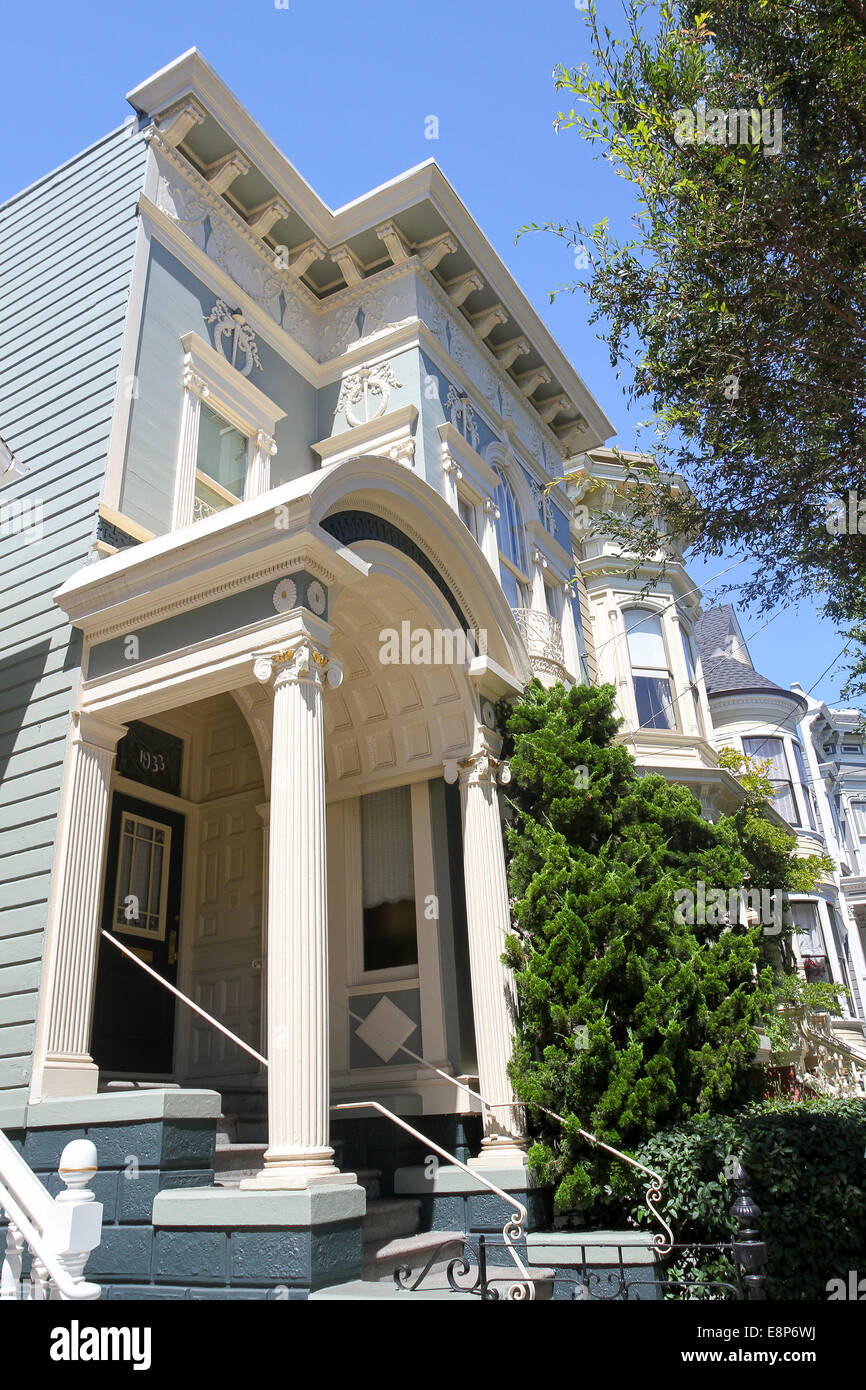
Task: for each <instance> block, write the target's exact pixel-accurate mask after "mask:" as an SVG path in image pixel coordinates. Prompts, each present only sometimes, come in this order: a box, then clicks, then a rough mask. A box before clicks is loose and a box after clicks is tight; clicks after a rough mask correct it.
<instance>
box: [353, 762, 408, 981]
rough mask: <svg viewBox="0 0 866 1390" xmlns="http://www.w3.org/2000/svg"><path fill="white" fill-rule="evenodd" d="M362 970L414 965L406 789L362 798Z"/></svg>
mask: <svg viewBox="0 0 866 1390" xmlns="http://www.w3.org/2000/svg"><path fill="white" fill-rule="evenodd" d="M361 891H362V904H363V912H364V969H365V970H394V969H398V968H399V967H401V966H406V965H416V964H417V963H418V937H417V932H416V927H415V868H414V860H413V856H412V801H411V793H410V790H409V788H408V787H395V788H393V789H391V790H388V791H381V792H371V793H370V794H369V795H368V796H362V797H361Z"/></svg>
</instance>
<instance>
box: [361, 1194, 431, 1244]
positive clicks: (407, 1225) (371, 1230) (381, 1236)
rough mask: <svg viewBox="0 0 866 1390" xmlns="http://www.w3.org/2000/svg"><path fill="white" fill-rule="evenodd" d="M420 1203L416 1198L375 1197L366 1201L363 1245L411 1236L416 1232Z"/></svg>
mask: <svg viewBox="0 0 866 1390" xmlns="http://www.w3.org/2000/svg"><path fill="white" fill-rule="evenodd" d="M420 1214H421V1203H420V1201H419V1199H418V1198H417V1197H375V1198H373V1200H372V1201H370V1200H369V1199H368V1201H367V1214H366V1216H365V1217H364V1224H363V1232H364V1244H365V1245H376V1244H380V1243H381V1242H382V1241H386V1240H399V1239H400V1237H401V1236H412V1235H414V1234H415V1232H416V1231H417V1230H418V1218H419V1216H420Z"/></svg>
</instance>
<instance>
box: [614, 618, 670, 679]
mask: <svg viewBox="0 0 866 1390" xmlns="http://www.w3.org/2000/svg"><path fill="white" fill-rule="evenodd" d="M624 616H625V627H626V632H627V634H628V652H629V658H630V660H631V664H632V667H633V668H634V669H637V668H638V667H642V668H645V669H647V670H651V671H667V669H668V658H667V651H666V649H665V639H664V635H663V633H662V625H661V621H660V619H659V616H658V614H657V613H654V612H653V611H652V609H649V608H628V609H626V612H625V615H624Z"/></svg>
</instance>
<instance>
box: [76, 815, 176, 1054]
mask: <svg viewBox="0 0 866 1390" xmlns="http://www.w3.org/2000/svg"><path fill="white" fill-rule="evenodd" d="M184 826H185V818H184V817H183V816H181V815H178V814H176V812H174V811H164V810H163V809H162V807H161V806H154V805H152V804H151V803H150V802H149V801H137V800H135V799H134V798H133V797H130V796H120V795H117V794H115V796H114V801H113V804H112V809H111V821H110V823H109V828H108V857H107V861H106V864H107V867H106V875H105V891H104V897H103V903H102V928H103V931H107V932H110V933H111V934H112V936H115V937H116V938H117V940H118V941H120V942H122V943H123V945H124V946H125V947H126V948H127V949H128V950H130V951H133V952H134V953H135V955H137V956H138V957H139V959H140V960H142V961H144V962H145V963H146V964H147V965H149V966H150V967H151V969H152V970H155V971H156V972H157V974H158V975H160V976H161V977H162V978H163V979H164V980H168V981H170V983H171V984H175V982H176V980H177V959H178V946H179V933H180V901H181V899H180V893H181V877H182V873H183V838H184ZM174 1010H175V999H174V996H173V995H172V994H171V993H170V992H169V991H168V990H167V989H165V988H164V987H163V986H162V985H161V984H159V983H158V981H156V980H154V979H152V978H151V977H150V976H149V975H148V974H147V973H146V971H144V970H141V969H140V968H139V967H138V966H137V965H135V964H134V962H133V961H131V960H128V959H127V958H126V957H125V956H124V955H123V954H122V952H120V951H119V950H118V949H117V947H116V946H112V944H111V942H109V941H106V940H105V939H104V937H100V941H99V967H98V971H97V976H96V999H95V1003H94V1014H93V1039H92V1044H91V1050H92V1054H93V1060H94V1062H96V1064H97V1066H98V1067H99V1068H100V1069H101V1070H102V1071H106V1072H132V1073H135V1074H136V1075H142V1076H147V1075H156V1076H169V1075H171V1072H172V1064H173V1052H174Z"/></svg>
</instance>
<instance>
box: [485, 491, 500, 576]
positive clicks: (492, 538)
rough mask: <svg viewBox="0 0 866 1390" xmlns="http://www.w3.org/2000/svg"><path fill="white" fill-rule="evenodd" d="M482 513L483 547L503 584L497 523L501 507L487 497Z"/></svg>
mask: <svg viewBox="0 0 866 1390" xmlns="http://www.w3.org/2000/svg"><path fill="white" fill-rule="evenodd" d="M481 514H482V521H481V549H482V550H483V551H484V554H485V556H486V557H487V562H488V564H489V565H490V568H491V569H492V570H493V573H494V574H495V575H496V582H497V584H501V583H502V574H501V572H500V569H499V541H498V539H497V536H496V523H497V521H498V520H499V508H498V507H497V505H496V503H495V502H494V500H493V498H492V497H486V498H485V499H484V501H483V502H482V504H481Z"/></svg>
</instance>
